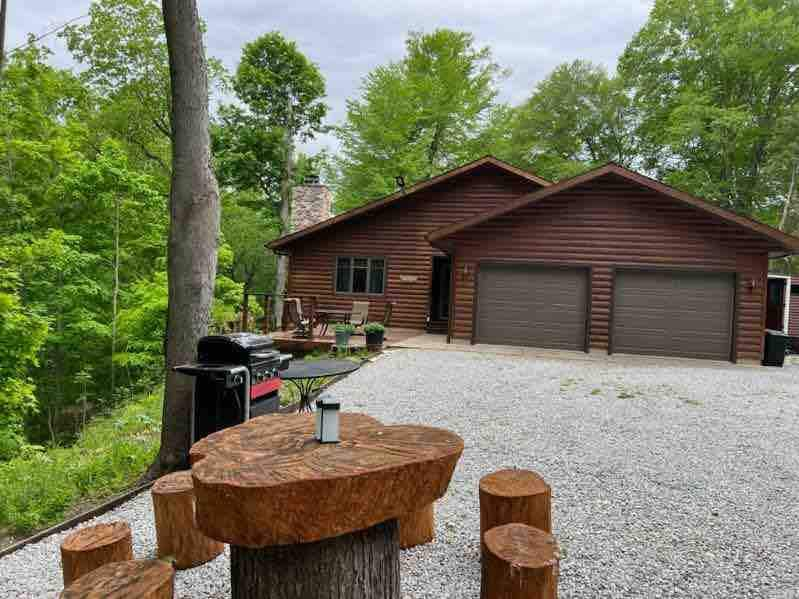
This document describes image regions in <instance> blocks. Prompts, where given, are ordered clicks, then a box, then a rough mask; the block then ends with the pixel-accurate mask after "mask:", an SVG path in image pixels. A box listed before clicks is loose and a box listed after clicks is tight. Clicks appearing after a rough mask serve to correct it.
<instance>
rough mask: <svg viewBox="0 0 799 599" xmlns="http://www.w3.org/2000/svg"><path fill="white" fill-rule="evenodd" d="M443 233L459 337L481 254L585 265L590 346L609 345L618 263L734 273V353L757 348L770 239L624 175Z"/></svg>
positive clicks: (753, 354)
mask: <svg viewBox="0 0 799 599" xmlns="http://www.w3.org/2000/svg"><path fill="white" fill-rule="evenodd" d="M446 241H447V242H448V243H451V244H452V246H453V247H454V252H455V259H454V275H453V280H454V283H455V288H454V289H453V314H452V322H451V334H452V336H453V337H455V338H461V339H472V333H473V318H474V308H475V281H476V277H477V271H478V269H479V265H480V262H481V261H491V260H521V261H529V262H538V263H552V264H574V265H580V266H589V267H591V305H590V332H589V345H590V348H591V349H593V350H607V349H608V342H609V329H610V323H611V310H612V307H611V306H612V296H613V280H614V269H616V268H618V267H622V266H652V267H661V268H663V267H668V268H673V269H675V270H685V269H699V270H708V271H724V272H735V273H737V275H738V276H737V280H738V285H737V290H736V298H735V301H736V315H735V323H734V333H733V334H734V339H733V344H734V356H735V358H736V359H738V360H759V359H760V357H761V354H762V348H763V329H764V325H765V290H766V279H767V275H768V251H769V249H774V248H773V247H771V246H770V245H769V244H768V243H767V242H766V241H764V240H763V239H762V238H761V237H759V236H757V235H756V234H754V233H749V232H748V231H744V230H742V229H741V228H740V227H737V226H733V225H730V224H728V223H726V222H724V221H722V220H720V219H718V218H716V217H713V216H711V215H708V214H705V213H703V212H701V211H700V210H698V209H695V208H693V207H690V206H686V205H684V204H681V203H680V202H678V201H676V200H673V199H671V198H666V197H663V196H661V195H659V194H656V193H654V192H652V191H651V190H649V189H646V188H643V187H639V186H637V185H635V184H631V183H630V182H629V181H625V180H622V179H620V178H618V177H615V176H612V175H611V176H608V177H603V178H601V179H597V180H595V181H593V182H591V183H589V184H586V185H584V186H582V187H576V188H573V189H571V190H569V191H566V192H563V193H560V194H557V195H555V196H552V197H550V198H546V199H544V200H543V201H541V202H540V203H538V204H533V205H530V206H527V207H524V208H520V209H519V210H517V211H515V212H513V213H511V214H507V215H505V216H501V217H498V218H495V219H493V220H490V221H486V222H484V223H482V224H479V225H476V226H475V227H473V228H471V229H465V230H463V231H461V232H459V233H456V234H454V235H453V236H451V237H448V238H446ZM752 280H755V281H756V287H755V288H754V289H752V288H751V284H750V282H751V281H752Z"/></svg>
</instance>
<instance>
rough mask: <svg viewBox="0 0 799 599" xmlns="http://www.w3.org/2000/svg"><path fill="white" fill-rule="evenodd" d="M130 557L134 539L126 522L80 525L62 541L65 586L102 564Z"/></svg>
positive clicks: (131, 557) (121, 560) (129, 558)
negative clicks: (78, 528)
mask: <svg viewBox="0 0 799 599" xmlns="http://www.w3.org/2000/svg"><path fill="white" fill-rule="evenodd" d="M132 559H133V542H132V538H131V534H130V526H128V524H127V522H109V523H107V524H96V525H94V526H87V527H85V528H81V529H80V530H76V531H75V532H73V533H72V534H70V535H69V536H68V537H67V538H66V539H64V541H63V542H62V543H61V569H62V571H63V574H64V586H65V587H67V586H69V585H70V584H72V583H73V582H74V581H76V580H77V579H78V578H80V577H81V576H83V575H85V574H88V573H89V572H91V571H92V570H95V569H97V568H99V567H100V566H104V565H105V564H109V563H111V562H123V561H127V560H132Z"/></svg>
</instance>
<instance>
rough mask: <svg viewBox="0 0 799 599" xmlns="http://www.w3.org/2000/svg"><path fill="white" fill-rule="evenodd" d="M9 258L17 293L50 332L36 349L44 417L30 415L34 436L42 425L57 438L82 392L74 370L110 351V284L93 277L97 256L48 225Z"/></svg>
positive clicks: (19, 241)
mask: <svg viewBox="0 0 799 599" xmlns="http://www.w3.org/2000/svg"><path fill="white" fill-rule="evenodd" d="M15 242H16V243H15V244H14V246H15V247H16V251H15V253H14V255H13V256H12V259H13V262H14V263H15V264H16V265H17V270H18V272H19V277H20V285H19V295H20V298H21V299H22V301H23V303H24V305H25V306H26V308H27V309H29V310H31V311H33V312H35V313H37V314H41V315H43V316H46V317H47V319H48V320H49V321H50V323H51V324H50V331H49V333H48V335H47V338H46V344H44V345H43V347H42V348H41V351H40V360H39V367H38V368H36V369H35V370H33V371H32V374H34V375H35V376H34V378H35V379H36V380H37V381H38V383H37V384H38V390H39V393H38V394H37V396H38V402H39V405H40V406H41V407H42V409H43V414H42V416H43V417H44V419H45V420H44V421H42V420H40V419H34V421H33V422H32V426H33V431H34V434H35V435H36V436H37V437H38V436H39V435H40V434H41V432H40V429H41V428H42V427H44V426H46V430H47V433H46V434H47V436H49V438H50V440H51V441H53V442H55V441H56V440H57V438H58V421H59V418H60V417H61V416H63V415H64V413H65V410H70V409H72V408H73V407H74V406H75V405H76V403H77V401H76V400H77V398H78V396H79V395H80V392H81V389H80V385H79V384H78V382H77V379H76V377H77V374H78V373H79V372H80V371H81V370H83V369H84V367H85V366H86V365H88V364H93V363H94V364H97V363H100V362H101V360H102V359H103V357H104V356H107V355H108V352H107V349H106V348H107V347H108V342H109V339H110V327H109V322H108V317H107V315H108V305H109V299H110V297H109V293H108V288H107V287H104V286H103V285H102V284H100V283H99V282H98V281H97V280H96V279H95V278H94V277H93V276H92V275H93V273H95V272H96V271H97V269H98V266H99V265H100V263H101V258H100V257H99V256H97V255H96V254H92V253H90V252H86V251H84V250H83V249H82V247H81V240H80V237H78V236H75V235H67V234H65V233H64V232H63V231H60V230H57V229H51V230H49V231H43V232H41V233H39V234H37V235H36V236H35V237H33V238H31V239H30V240H27V241H26V240H25V239H23V238H18V239H16V240H15Z"/></svg>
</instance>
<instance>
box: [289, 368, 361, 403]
mask: <svg viewBox="0 0 799 599" xmlns="http://www.w3.org/2000/svg"><path fill="white" fill-rule="evenodd" d="M360 367H361V365H360V364H359V363H358V362H352V361H350V360H301V361H298V362H292V363H291V366H289V367H288V368H287V369H286V370H284V371H283V372H281V373H280V378H281V379H283V380H284V381H289V382H290V383H292V384H293V385H294V386H295V387H297V391H299V392H300V407H299V408H298V410H297V412H299V413H302V412H312V411H313V408H312V407H311V397H312V396H313V394H314V385H315V384H316V383H317V381H319V379H325V378H329V377H332V376H340V375H342V374H349V373H350V372H355V371H356V370H358V369H359V368H360Z"/></svg>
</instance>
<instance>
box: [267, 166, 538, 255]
mask: <svg viewBox="0 0 799 599" xmlns="http://www.w3.org/2000/svg"><path fill="white" fill-rule="evenodd" d="M486 165H492V166H495V167H497V168H499V169H501V170H503V171H506V172H508V173H510V174H512V175H516V176H517V177H521V178H522V179H527V180H528V181H532V182H533V183H537V184H538V185H541V186H543V187H546V186H548V185H551V184H552V183H551V182H550V181H547V180H546V179H542V178H541V177H538V176H536V175H534V174H532V173H528V172H527V171H524V170H522V169H520V168H516V167H515V166H512V165H510V164H508V163H507V162H504V161H502V160H499V159H498V158H494V157H493V156H484V157H483V158H479V159H478V160H475V161H473V162H469V163H467V164H464V165H463V166H459V167H457V168H454V169H452V170H449V171H447V172H445V173H441V174H440V175H437V176H435V177H431V178H430V179H425V180H424V181H420V182H418V183H415V184H414V185H411V186H410V187H408V188H406V189H401V190H399V191H396V192H394V193H392V194H389V195H387V196H384V197H382V198H379V199H377V200H374V201H372V202H369V203H368V204H364V205H363V206H359V207H357V208H353V209H352V210H347V211H346V212H342V213H341V214H337V215H336V216H333V217H331V218H328V219H326V220H323V221H320V222H318V223H316V224H315V225H311V226H310V227H305V228H304V229H300V230H299V231H295V232H294V233H289V234H288V235H284V236H283V237H280V238H278V239H273V240H272V241H270V242H269V243H267V244H266V247H268V248H269V249H272V250H277V249H280V248H282V247H285V246H286V245H289V244H291V243H294V242H295V241H297V240H299V239H302V238H303V237H307V236H308V235H312V234H314V233H317V232H318V231H322V230H324V229H328V228H330V227H332V226H334V225H337V224H339V223H342V222H345V221H348V220H350V219H353V218H355V217H358V216H362V215H364V214H368V213H370V212H375V211H377V210H380V209H382V208H385V207H386V206H389V205H391V204H395V203H397V202H400V201H402V200H403V199H405V198H407V197H408V196H411V195H413V194H414V193H416V192H417V191H421V190H423V189H427V188H429V187H432V186H434V185H438V184H439V183H443V182H444V181H447V180H449V179H453V178H455V177H457V176H459V175H463V174H465V173H468V172H469V171H473V170H475V169H477V168H480V167H482V166H486Z"/></svg>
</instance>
